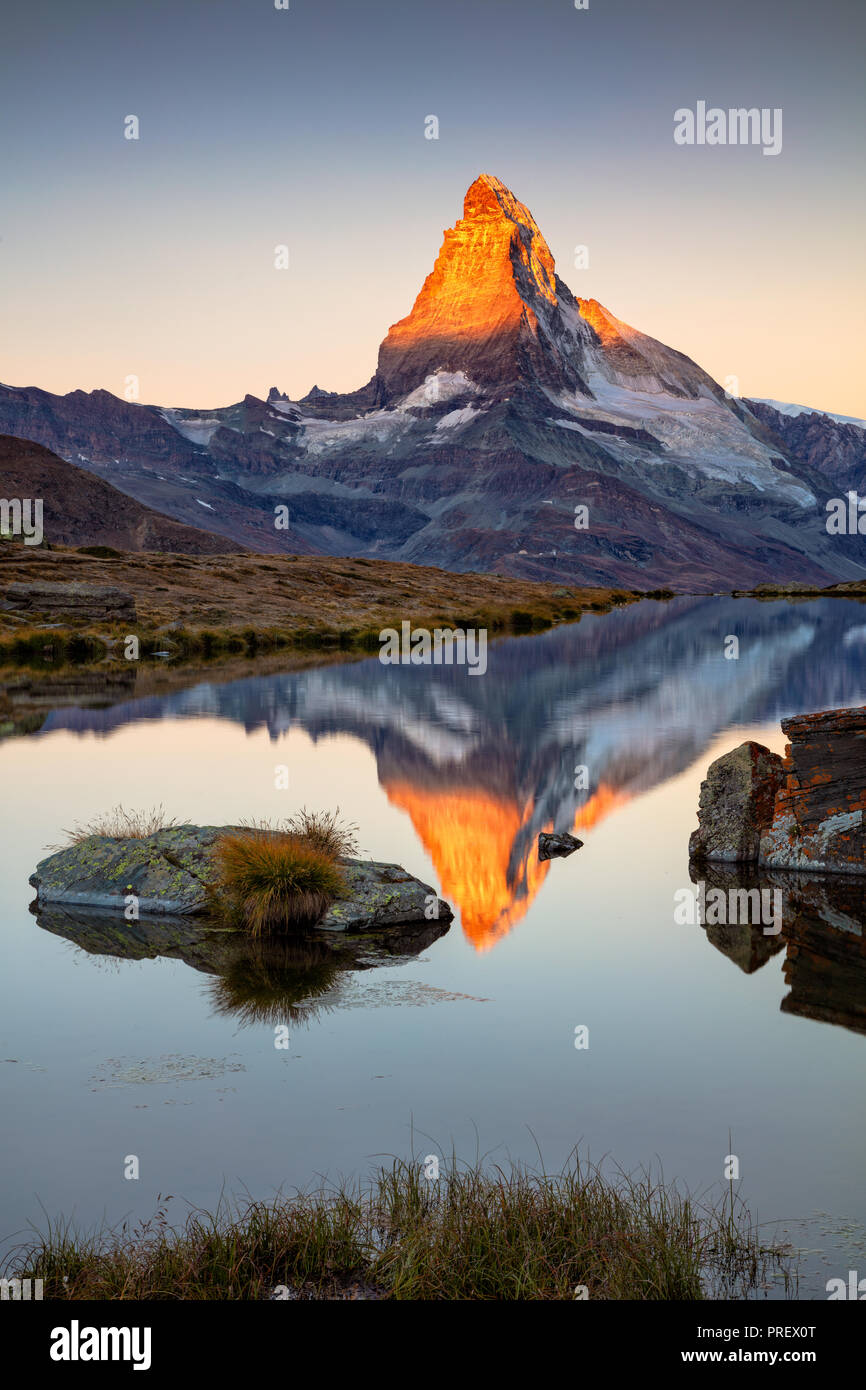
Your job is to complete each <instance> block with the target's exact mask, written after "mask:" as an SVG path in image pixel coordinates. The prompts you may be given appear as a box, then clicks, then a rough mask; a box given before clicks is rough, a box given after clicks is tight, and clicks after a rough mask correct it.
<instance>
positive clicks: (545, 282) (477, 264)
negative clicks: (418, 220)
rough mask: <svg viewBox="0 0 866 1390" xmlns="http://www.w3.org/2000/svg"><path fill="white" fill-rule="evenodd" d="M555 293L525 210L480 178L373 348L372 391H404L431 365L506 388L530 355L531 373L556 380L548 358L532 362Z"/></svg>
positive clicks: (547, 259) (555, 306)
mask: <svg viewBox="0 0 866 1390" xmlns="http://www.w3.org/2000/svg"><path fill="white" fill-rule="evenodd" d="M557 291H558V287H557V281H556V268H555V265H554V260H553V256H552V255H551V253H550V248H549V247H548V245H547V242H546V241H545V240H544V237H543V236H542V235H541V232H540V231H539V228H538V225H537V223H536V221H535V218H534V217H533V216H532V213H531V212H530V211H529V209H528V208H527V207H525V206H524V204H523V203H521V202H520V201H519V199H517V198H516V197H515V196H514V194H513V193H512V192H511V190H510V189H509V188H506V186H505V184H504V183H503V182H502V180H501V179H498V178H496V177H495V176H494V175H493V174H480V175H479V177H478V178H477V179H476V180H475V182H474V183H472V184H471V185H470V187H469V189H468V190H467V193H466V197H465V199H464V202H463V217H462V218H461V219H460V220H459V221H458V222H457V223H455V225H454V226H453V227H451V228H448V229H447V230H446V232H445V234H444V240H443V242H442V247H441V250H440V252H439V255H438V257H437V259H436V263H435V265H434V267H433V269H432V271H431V272H430V274H429V275H428V276H427V279H426V280H425V281H424V284H423V286H422V288H421V292H420V294H419V295H418V298H417V299H416V300H415V304H414V306H413V308H412V312H411V313H410V314H408V315H407V317H406V318H404V319H401V320H400V322H399V323H395V324H394V325H393V326H392V328H391V329H390V331H389V333H388V336H387V337H386V338H385V340H384V342H383V343H382V345H381V347H380V349H379V366H378V371H377V377H378V380H379V386H380V392H381V394H382V395H383V396H384V398H385V399H386V400H387V399H391V398H393V397H395V396H399V395H402V394H405V393H406V392H408V391H411V390H413V389H414V388H415V387H416V386H419V385H421V383H422V382H423V381H424V380H425V378H426V377H427V376H429V375H431V374H432V373H434V372H436V371H440V370H443V371H450V372H456V371H464V372H465V373H466V374H467V376H469V377H470V379H471V380H472V381H473V382H475V383H477V384H479V385H489V386H496V387H506V386H507V385H508V384H509V383H511V382H513V381H515V380H518V379H519V378H521V377H522V376H525V375H526V372H527V369H528V367H529V366H530V359H531V362H532V364H533V366H532V370H533V373H534V374H536V375H538V374H539V373H540V374H541V375H542V376H545V377H549V378H551V379H553V378H555V379H556V380H557V382H558V383H559V384H562V381H563V370H562V363H561V362H559V361H557V363H556V364H555V365H554V364H552V363H551V362H550V361H548V362H547V367H548V369H550V368H551V367H552V368H553V369H552V371H551V370H547V371H545V370H544V368H543V364H542V362H541V357H542V356H545V355H547V357H548V358H549V356H550V354H549V353H546V351H545V350H544V349H543V348H542V345H541V339H542V337H544V338H548V339H549V337H550V329H549V324H548V320H550V319H551V318H552V317H554V316H556V315H557V314H558V312H559V302H558V292H557ZM569 299H570V296H569ZM572 303H573V301H572ZM574 376H575V374H574V373H573V372H572V373H570V374H569V373H568V371H566V372H565V379H568V380H571V379H572V378H574ZM572 384H574V381H573V380H572Z"/></svg>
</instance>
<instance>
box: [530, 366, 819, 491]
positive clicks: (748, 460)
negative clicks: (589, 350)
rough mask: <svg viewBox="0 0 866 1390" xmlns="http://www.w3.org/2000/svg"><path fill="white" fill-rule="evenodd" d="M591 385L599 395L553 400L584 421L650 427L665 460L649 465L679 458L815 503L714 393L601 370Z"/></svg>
mask: <svg viewBox="0 0 866 1390" xmlns="http://www.w3.org/2000/svg"><path fill="white" fill-rule="evenodd" d="M588 385H589V387H590V389H591V391H592V392H593V397H594V399H590V398H589V397H587V396H584V395H581V394H580V393H579V392H564V393H561V394H560V395H558V396H551V399H553V400H555V402H556V404H557V405H559V406H560V407H561V408H562V409H564V410H566V411H568V412H569V413H571V414H575V415H580V416H581V417H582V418H583V420H587V419H597V420H600V421H604V422H606V423H609V424H614V425H617V424H620V425H625V426H628V427H630V428H632V429H635V428H640V429H645V430H647V431H648V432H649V433H650V434H652V435H653V436H654V437H655V438H656V439H658V440H659V442H660V443H661V444H662V445H663V447H664V449H665V456H664V457H663V458H661V459H657V458H654V457H653V455H652V454H650V453H648V454H647V455H646V465H647V467H648V468H652V467H653V466H654V465H656V466H658V465H660V464H665V463H670V462H676V463H678V464H679V465H681V466H682V467H683V468H685V469H686V470H687V471H688V472H691V473H693V474H694V473H700V474H702V475H704V476H705V477H708V478H715V479H717V480H719V481H722V482H730V483H736V484H739V485H742V484H743V483H745V484H748V485H750V486H752V487H754V488H755V489H756V490H757V491H759V492H766V493H768V494H773V495H776V496H779V497H781V498H784V499H785V500H787V501H791V502H794V503H795V504H796V505H797V506H799V507H803V508H806V507H811V506H814V505H815V497H814V495H813V493H811V492H810V491H809V489H808V488H806V487H804V486H803V484H802V483H800V482H799V481H798V480H797V479H795V478H794V477H793V476H792V475H791V474H790V473H788V472H786V471H785V470H784V469H781V468H780V467H779V466H778V464H776V463H774V462H773V458H774V457H775V456H774V455H773V454H772V453H771V451H770V450H769V449H768V448H767V446H766V445H764V444H762V443H761V442H760V441H759V440H758V439H756V438H755V437H754V436H753V435H752V434H751V433H750V432H749V430H748V429H747V428H746V426H745V425H744V424H743V422H742V420H740V418H739V416H737V415H735V414H734V412H733V410H731V409H729V408H728V407H727V406H725V405H724V404H723V403H722V402H721V401H719V400H717V399H716V397H715V396H713V395H712V394H711V393H710V392H709V391H706V392H702V393H701V394H700V395H699V396H698V397H697V398H696V399H684V398H683V397H682V396H674V395H669V394H667V393H665V392H663V391H659V390H655V391H635V390H629V389H627V388H626V387H623V386H618V385H615V384H614V383H613V382H611V381H609V380H608V379H607V378H606V377H604V376H602V374H601V373H600V372H599V371H592V372H590V373H589V374H588ZM557 423H558V424H560V425H562V424H563V422H562V421H558V422H557Z"/></svg>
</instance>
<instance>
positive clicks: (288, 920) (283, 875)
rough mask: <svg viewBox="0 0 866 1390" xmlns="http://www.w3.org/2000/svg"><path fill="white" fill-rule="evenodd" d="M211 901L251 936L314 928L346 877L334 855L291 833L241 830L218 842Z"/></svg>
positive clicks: (343, 887)
mask: <svg viewBox="0 0 866 1390" xmlns="http://www.w3.org/2000/svg"><path fill="white" fill-rule="evenodd" d="M216 858H217V866H218V878H217V883H216V885H215V890H214V891H215V895H216V901H217V904H218V905H219V907H220V909H221V910H222V912H223V915H227V916H228V917H229V918H230V919H231V920H233V921H235V922H236V923H237V924H238V925H240V926H243V927H244V928H245V929H246V930H247V931H248V932H249V933H250V935H251V936H261V935H262V934H264V933H267V932H279V931H292V930H296V931H300V930H303V929H305V928H307V927H313V926H315V924H316V923H317V922H318V921H319V920H320V919H321V918H322V917H323V916H324V914H325V913H326V912H327V910H328V908H329V907H330V905H331V903H332V902H333V901H334V899H335V898H339V897H340V896H341V895H342V894H343V893H344V892H345V882H344V879H343V875H342V874H341V873H340V870H339V869H338V867H337V865H336V864H335V862H334V859H333V856H332V855H329V854H326V853H324V852H323V851H322V850H321V849H317V848H315V847H314V846H313V845H311V844H307V843H304V842H303V841H302V840H300V839H299V838H298V837H297V836H296V835H291V834H286V833H280V832H278V831H272V830H266V829H255V828H251V829H244V830H238V831H236V832H234V833H232V834H229V835H224V836H223V837H222V839H221V840H220V841H219V844H218V845H217V852H216Z"/></svg>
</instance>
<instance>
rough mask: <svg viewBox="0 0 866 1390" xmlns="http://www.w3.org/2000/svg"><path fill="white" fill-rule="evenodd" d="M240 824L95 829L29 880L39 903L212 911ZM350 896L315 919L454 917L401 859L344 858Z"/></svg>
mask: <svg viewBox="0 0 866 1390" xmlns="http://www.w3.org/2000/svg"><path fill="white" fill-rule="evenodd" d="M235 829H236V827H234V826H215V825H207V826H195V825H178V826H172V827H171V828H170V829H167V830H158V831H157V832H156V833H155V834H153V835H148V836H146V837H144V838H142V839H137V840H129V839H115V838H113V837H111V836H107V835H91V836H89V837H88V838H87V839H86V840H81V841H79V843H78V844H74V845H70V846H69V847H68V848H67V849H62V850H59V851H58V852H57V853H56V854H52V855H49V857H48V858H47V859H43V860H42V861H41V862H40V863H39V864H38V865H37V866H36V871H35V873H33V874H32V875H31V877H30V882H31V884H32V885H33V887H34V888H35V889H36V891H37V902H38V904H39V907H40V908H41V907H44V906H45V905H46V904H49V903H68V904H70V905H72V904H75V905H76V906H80V907H96V908H109V909H112V910H116V911H117V912H118V913H119V914H121V915H122V914H123V911H124V908H125V906H126V902H127V898H128V897H129V896H130V895H131V894H133V895H135V897H136V898H137V900H138V901H137V907H138V911H139V913H140V915H141V916H142V917H146V916H163V915H172V916H181V917H186V916H192V915H195V914H207V913H210V912H212V911H213V906H214V904H213V890H214V888H215V887H216V885H217V882H218V877H219V870H218V865H217V853H216V849H217V844H218V841H219V840H220V838H221V836H223V835H225V834H227V833H228V832H229V831H234V830H235ZM340 869H341V872H342V874H343V877H344V879H345V881H346V885H347V892H346V895H345V897H343V898H340V899H338V900H337V901H335V902H334V903H332V905H331V907H330V909H329V910H328V912H327V913H326V914H325V916H324V917H323V918H322V920H321V921H320V922H319V923H318V924H317V930H324V931H336V932H345V931H353V932H357V931H366V930H372V929H382V928H388V927H392V926H393V927H397V926H403V925H409V924H411V923H415V922H418V923H420V922H431V923H433V922H450V921H451V919H452V916H453V913H452V911H451V908H450V907H449V906H448V904H447V903H446V902H443V901H442V899H441V898H439V897H437V895H436V893H435V891H434V890H433V889H432V888H431V887H430V886H429V884H426V883H421V882H420V880H419V879H417V878H413V877H412V875H411V874H408V873H407V872H406V870H405V869H402V868H400V866H399V864H374V863H373V862H372V861H369V860H367V861H365V860H361V859H343V860H341V861H340Z"/></svg>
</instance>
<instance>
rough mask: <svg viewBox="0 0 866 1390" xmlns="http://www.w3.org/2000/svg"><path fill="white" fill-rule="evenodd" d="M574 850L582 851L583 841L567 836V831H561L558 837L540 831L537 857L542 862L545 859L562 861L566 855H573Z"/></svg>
mask: <svg viewBox="0 0 866 1390" xmlns="http://www.w3.org/2000/svg"><path fill="white" fill-rule="evenodd" d="M576 849H583V840H578V839H577V838H576V837H575V836H574V835H569V834H568V832H567V831H563V832H562V833H561V834H559V835H552V834H549V833H548V832H547V831H545V830H542V832H541V834H540V835H539V837H538V857H539V859H540V860H542V861H543V860H545V859H564V858H565V856H566V855H567V854H574V851H575V850H576Z"/></svg>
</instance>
